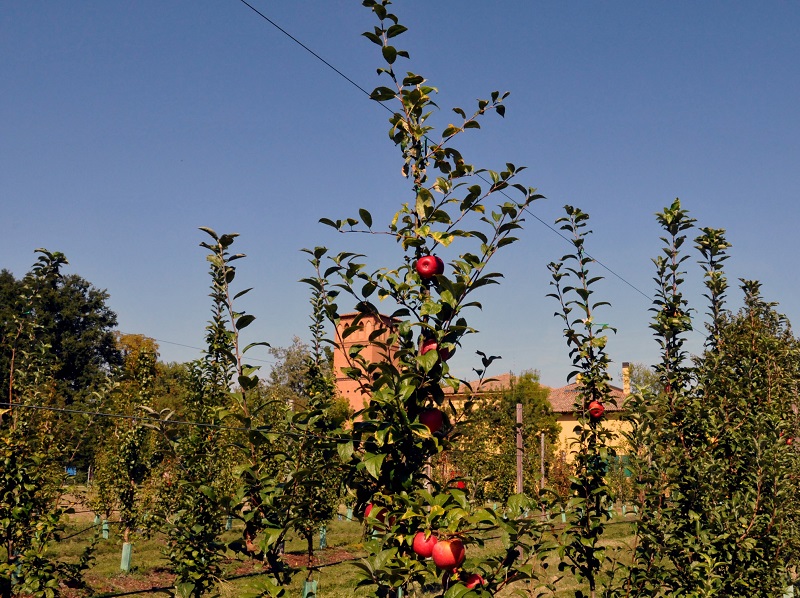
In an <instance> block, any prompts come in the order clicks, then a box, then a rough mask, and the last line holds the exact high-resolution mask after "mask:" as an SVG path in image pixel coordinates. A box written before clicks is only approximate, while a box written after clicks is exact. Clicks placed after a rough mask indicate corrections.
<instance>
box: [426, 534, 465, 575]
mask: <svg viewBox="0 0 800 598" xmlns="http://www.w3.org/2000/svg"><path fill="white" fill-rule="evenodd" d="M431 556H432V557H433V563H434V564H435V565H436V566H437V567H439V569H446V570H447V571H450V572H452V571H454V570H456V569H458V568H459V567H460V566H461V565H463V564H464V560H465V559H466V558H467V551H466V550H464V543H463V542H462V541H461V540H459V539H458V538H453V539H452V540H439V541H438V542H437V543H436V546H434V547H433V552H432V553H431Z"/></svg>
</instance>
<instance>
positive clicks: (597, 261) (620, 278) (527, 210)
mask: <svg viewBox="0 0 800 598" xmlns="http://www.w3.org/2000/svg"><path fill="white" fill-rule="evenodd" d="M239 2H241V3H242V4H244V5H245V6H247V7H248V8H250V10H252V11H253V12H254V13H256V14H257V15H258V16H260V17H261V18H262V19H264V20H265V21H266V22H267V23H269V24H270V25H272V26H273V27H275V28H276V29H277V30H278V31H280V32H281V33H283V34H284V35H285V36H286V37H288V38H289V39H290V40H292V41H293V42H295V43H296V44H298V45H299V46H300V47H301V48H303V49H304V50H306V51H307V52H308V53H309V54H311V55H312V56H314V57H315V58H316V59H317V60H319V61H320V62H322V63H323V64H324V65H325V66H327V67H328V68H330V69H332V70H333V71H334V72H336V73H337V74H338V75H340V76H341V77H342V78H344V79H345V80H346V81H347V82H348V83H350V84H351V85H353V86H354V87H355V88H356V89H358V90H359V91H361V92H363V93H364V94H366V96H367V97H371V94H370V92H369V91H367V90H366V89H364V88H363V87H362V86H361V85H359V84H358V83H356V82H355V81H353V79H351V78H350V77H348V76H347V75H345V74H344V73H343V72H342V71H341V70H339V69H338V68H336V67H335V66H333V65H332V64H331V63H330V62H329V61H327V60H325V59H324V58H323V57H322V56H320V55H319V54H317V53H316V52H315V51H314V50H312V49H311V48H309V47H308V46H307V45H305V44H304V43H303V42H301V41H300V40H299V39H297V38H296V37H295V36H293V35H292V34H291V33H289V32H288V31H286V29H284V28H283V27H281V26H280V25H278V24H277V23H276V22H275V21H273V20H272V19H270V18H269V17H268V16H267V15H265V14H264V13H263V12H261V11H259V10H258V9H257V8H255V7H254V6H253V5H252V4H250V3H249V2H247V0H239ZM378 104H380V105H381V106H382V107H383V108H384V109H386V110H387V111H389V112H392V113H394V111H393V110H392V109H391V108H390V107H389V106H387V105H385V104H384V103H383V102H378ZM425 138H426V139H428V138H427V136H426V137H425ZM428 141H430V140H429V139H428ZM476 176H478V178H480V179H481V180H483V181H484V182H485V183H487V184H488V183H489V181H488V180H487V179H486V178H485V177H483V176H482V175H480V174H477V175H476ZM500 193H502V194H503V195H504V196H506V197H508V198H509V199H511V198H510V197H509V196H508V194H506V193H505V192H504V191H503V190H500ZM525 211H526V212H527V213H528V214H530V215H531V216H533V218H534V219H536V220H537V221H538V222H539V223H540V224H542V225H543V226H545V227H546V228H548V229H549V230H550V231H552V232H553V233H555V234H556V235H558V236H559V237H561V238H562V239H563V240H564V241H566V242H567V243H571V241H570V240H569V239H568V238H567V237H566V236H564V235H563V234H561V233H560V232H559V231H558V230H557V229H555V228H553V227H552V226H551V225H549V224H548V223H547V222H545V221H544V220H542V219H541V218H540V217H539V216H537V215H536V214H534V213H533V212H532V211H531V210H530V209H529V208H525ZM584 254H585V255H586V256H587V257H589V258H590V259H591V260H592V261H594V262H595V263H597V265H599V266H601V267H602V268H604V269H605V270H607V271H608V272H610V273H611V274H613V275H614V276H615V277H616V278H618V279H619V280H621V281H622V282H623V283H625V284H626V285H628V286H629V287H630V288H632V289H633V290H634V291H636V292H637V293H639V294H640V295H642V296H643V297H644V298H645V299H647V300H648V301H650V300H652V297H651V296H650V295H648V294H647V293H645V292H644V291H642V290H641V289H639V288H638V287H637V286H636V285H634V284H633V283H631V282H630V281H628V280H627V279H625V278H624V277H623V276H621V275H620V274H618V273H617V272H615V271H614V270H612V269H611V268H610V267H609V266H607V265H605V264H604V263H603V262H601V261H600V260H598V259H597V258H595V257H593V256H591V255H589V254H588V253H586V252H584Z"/></svg>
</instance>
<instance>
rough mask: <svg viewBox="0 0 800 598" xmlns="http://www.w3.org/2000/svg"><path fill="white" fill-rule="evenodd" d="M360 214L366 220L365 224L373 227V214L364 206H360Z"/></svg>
mask: <svg viewBox="0 0 800 598" xmlns="http://www.w3.org/2000/svg"><path fill="white" fill-rule="evenodd" d="M358 215H359V216H360V217H361V220H362V221H363V222H364V224H366V225H367V228H372V214H370V213H369V212H368V211H367V210H365V209H364V208H360V209H359V210H358Z"/></svg>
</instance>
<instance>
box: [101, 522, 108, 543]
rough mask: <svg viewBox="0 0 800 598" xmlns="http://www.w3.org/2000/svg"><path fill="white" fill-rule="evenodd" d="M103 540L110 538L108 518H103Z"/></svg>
mask: <svg viewBox="0 0 800 598" xmlns="http://www.w3.org/2000/svg"><path fill="white" fill-rule="evenodd" d="M102 530H103V540H108V519H103V527H102Z"/></svg>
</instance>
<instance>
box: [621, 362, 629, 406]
mask: <svg viewBox="0 0 800 598" xmlns="http://www.w3.org/2000/svg"><path fill="white" fill-rule="evenodd" d="M622 394H623V396H626V397H627V396H628V395H629V394H631V364H630V362H628V361H623V362H622Z"/></svg>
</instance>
